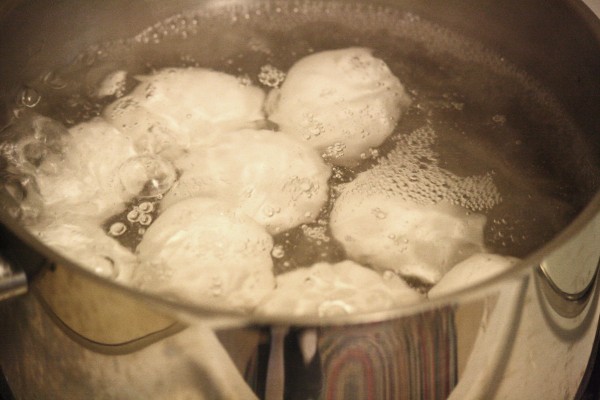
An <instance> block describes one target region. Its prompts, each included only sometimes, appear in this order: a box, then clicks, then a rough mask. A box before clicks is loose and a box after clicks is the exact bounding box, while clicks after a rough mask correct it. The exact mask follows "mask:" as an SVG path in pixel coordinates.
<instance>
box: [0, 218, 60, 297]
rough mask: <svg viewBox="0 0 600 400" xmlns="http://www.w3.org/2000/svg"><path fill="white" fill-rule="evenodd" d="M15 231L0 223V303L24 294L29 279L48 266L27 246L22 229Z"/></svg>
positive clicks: (44, 259)
mask: <svg viewBox="0 0 600 400" xmlns="http://www.w3.org/2000/svg"><path fill="white" fill-rule="evenodd" d="M15 230H16V231H17V233H18V234H15V233H13V230H12V227H11V229H9V228H8V227H7V226H6V225H4V224H3V223H0V301H3V300H6V299H9V298H12V297H15V296H18V295H21V294H24V293H26V292H27V287H28V281H29V280H30V278H31V277H33V276H34V275H35V274H36V273H37V272H38V271H39V270H41V269H42V268H43V267H44V266H46V265H47V264H48V261H47V260H46V258H45V257H44V256H42V255H41V254H40V253H38V252H37V251H36V250H34V249H33V247H32V246H31V245H29V244H27V238H26V233H25V231H24V229H23V228H22V227H15ZM19 233H20V234H19Z"/></svg>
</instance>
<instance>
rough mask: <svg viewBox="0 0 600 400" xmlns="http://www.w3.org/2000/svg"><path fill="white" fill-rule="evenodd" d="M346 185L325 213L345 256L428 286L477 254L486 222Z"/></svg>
mask: <svg viewBox="0 0 600 400" xmlns="http://www.w3.org/2000/svg"><path fill="white" fill-rule="evenodd" d="M351 185H352V183H350V185H349V186H350V187H346V188H345V189H346V190H345V191H344V192H342V195H341V196H340V197H339V198H338V200H337V201H336V203H335V204H334V207H333V210H332V212H331V231H332V233H333V236H334V237H335V238H336V239H337V240H338V241H339V242H340V243H341V244H342V245H343V247H344V249H345V250H346V253H347V255H348V257H349V258H351V259H352V260H355V261H356V262H359V263H361V264H363V265H369V266H371V267H373V268H375V269H378V270H392V271H396V272H397V273H398V274H400V275H401V276H403V277H406V278H412V279H417V280H419V281H421V282H423V283H425V284H434V283H436V282H438V281H439V280H440V279H441V278H442V276H443V275H444V274H445V273H446V272H447V271H448V270H449V269H450V268H451V267H452V266H453V265H455V264H456V263H458V262H460V261H462V260H464V259H465V258H467V257H469V256H470V255H472V254H474V253H477V252H483V251H484V245H483V227H484V225H485V221H486V218H485V217H484V216H482V215H478V214H474V213H473V214H469V213H467V211H466V210H465V209H463V208H461V207H458V206H454V205H450V204H448V203H438V204H430V205H421V204H417V203H415V202H411V201H407V200H404V199H402V198H399V197H396V196H388V195H386V194H385V193H361V192H360V191H354V190H352V189H351Z"/></svg>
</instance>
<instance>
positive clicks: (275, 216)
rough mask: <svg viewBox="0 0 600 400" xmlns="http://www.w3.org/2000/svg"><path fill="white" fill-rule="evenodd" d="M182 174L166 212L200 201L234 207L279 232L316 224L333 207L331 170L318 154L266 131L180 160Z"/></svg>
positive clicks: (239, 135)
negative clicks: (212, 199) (328, 206)
mask: <svg viewBox="0 0 600 400" xmlns="http://www.w3.org/2000/svg"><path fill="white" fill-rule="evenodd" d="M176 166H177V168H178V169H179V170H180V171H181V172H182V175H181V177H180V178H179V181H178V182H177V183H176V184H175V186H174V187H173V189H172V190H171V191H170V192H169V193H167V195H166V196H165V198H164V200H163V202H162V207H163V208H168V207H170V206H171V205H172V204H174V203H176V202H178V201H180V200H182V199H186V198H190V197H195V196H215V197H218V198H220V199H224V200H226V201H231V202H233V203H234V204H235V205H236V206H238V207H239V208H240V209H241V210H242V211H243V212H245V213H246V214H247V215H248V216H250V217H251V218H253V219H254V220H255V221H257V222H258V223H260V224H261V225H263V226H265V227H266V228H267V230H268V231H269V232H270V233H278V232H282V231H285V230H287V229H290V228H293V227H294V226H297V225H300V224H302V223H306V222H310V221H314V220H315V219H316V218H317V216H318V215H319V212H320V210H321V208H322V207H323V206H324V205H325V203H326V202H327V199H328V196H329V188H328V185H327V181H328V179H329V176H330V174H331V170H330V168H329V167H328V166H327V165H326V164H325V163H324V162H323V160H322V159H321V157H319V156H318V154H316V152H315V151H314V150H313V149H311V148H310V147H308V146H307V145H305V144H304V143H302V142H299V141H297V140H295V139H293V138H291V137H289V136H286V135H282V134H280V133H277V132H273V131H266V130H261V131H257V130H241V131H237V132H229V133H223V134H221V135H219V137H218V138H216V139H215V140H214V141H213V142H212V143H210V144H206V145H204V146H197V147H194V148H192V149H190V151H189V153H188V154H186V155H185V156H183V157H181V158H180V159H178V160H177V161H176Z"/></svg>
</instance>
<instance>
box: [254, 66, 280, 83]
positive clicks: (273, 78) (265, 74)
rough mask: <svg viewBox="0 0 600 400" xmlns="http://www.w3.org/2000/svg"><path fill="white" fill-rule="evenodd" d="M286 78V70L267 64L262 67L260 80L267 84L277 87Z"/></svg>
mask: <svg viewBox="0 0 600 400" xmlns="http://www.w3.org/2000/svg"><path fill="white" fill-rule="evenodd" d="M284 80H285V72H283V71H281V70H279V69H277V68H275V67H274V66H272V65H270V64H267V65H263V66H262V67H261V68H260V73H259V74H258V81H259V82H260V83H262V84H263V85H265V86H268V87H272V88H276V87H279V85H281V83H282V82H283V81H284Z"/></svg>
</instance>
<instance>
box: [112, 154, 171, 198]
mask: <svg viewBox="0 0 600 400" xmlns="http://www.w3.org/2000/svg"><path fill="white" fill-rule="evenodd" d="M119 178H120V181H121V184H122V185H123V188H125V190H126V191H127V192H129V193H130V194H133V195H137V196H140V197H155V196H158V195H161V194H163V193H165V192H167V191H168V190H169V189H170V188H171V186H173V183H175V180H176V179H177V173H176V172H175V168H174V167H173V165H172V164H171V163H169V162H168V161H165V160H163V159H162V158H160V157H157V156H149V155H148V156H139V157H134V158H130V159H129V160H127V161H125V162H124V163H123V164H122V165H121V167H120V168H119Z"/></svg>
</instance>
